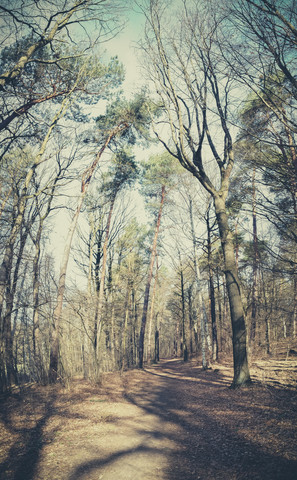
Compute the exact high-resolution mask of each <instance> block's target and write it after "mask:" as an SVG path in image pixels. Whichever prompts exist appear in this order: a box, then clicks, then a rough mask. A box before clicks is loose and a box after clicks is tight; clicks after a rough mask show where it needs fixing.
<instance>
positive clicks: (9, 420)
mask: <svg viewBox="0 0 297 480" xmlns="http://www.w3.org/2000/svg"><path fill="white" fill-rule="evenodd" d="M32 395H33V393H32ZM29 398H30V396H29ZM31 398H33V401H32V403H31V402H28V392H26V394H25V395H24V394H23V393H19V394H14V395H11V396H10V398H8V399H6V401H4V402H2V404H1V421H2V423H3V424H4V425H5V428H6V431H7V432H8V433H7V435H8V436H11V437H15V438H16V441H15V442H14V443H13V445H12V446H11V448H10V449H9V452H8V454H7V456H6V458H5V460H4V461H3V462H2V463H1V464H0V478H3V479H4V478H5V479H11V480H32V478H34V472H35V469H36V466H37V464H38V460H39V456H40V451H41V449H42V447H43V446H44V444H45V442H50V441H51V438H49V437H48V438H47V440H45V438H44V428H45V426H46V425H47V423H48V421H49V419H50V418H51V417H52V416H53V415H55V414H57V413H58V411H57V410H56V408H55V407H54V403H55V400H56V395H55V394H54V393H53V392H51V394H48V396H47V398H46V399H45V398H44V397H40V395H39V394H38V393H37V392H34V397H31ZM21 406H22V407H23V408H22V415H21V416H20V415H18V417H17V418H16V416H15V411H14V410H16V411H19V410H20V407H21ZM35 408H36V409H35Z"/></svg>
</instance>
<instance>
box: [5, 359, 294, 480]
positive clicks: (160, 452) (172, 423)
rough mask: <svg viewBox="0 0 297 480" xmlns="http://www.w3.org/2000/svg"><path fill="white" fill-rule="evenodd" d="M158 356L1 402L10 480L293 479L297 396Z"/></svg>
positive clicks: (7, 478)
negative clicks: (98, 377)
mask: <svg viewBox="0 0 297 480" xmlns="http://www.w3.org/2000/svg"><path fill="white" fill-rule="evenodd" d="M231 373H232V372H231V368H230V367H227V366H223V365H221V366H219V368H218V369H217V370H208V371H202V370H201V368H200V366H198V365H197V361H195V360H193V361H192V362H189V363H187V364H184V363H183V362H182V361H181V360H176V359H175V360H170V361H164V360H163V361H161V362H160V364H158V365H156V366H152V367H149V368H146V369H145V370H143V371H140V370H133V371H128V372H125V373H124V374H123V375H118V374H107V375H106V376H104V381H103V385H102V386H100V387H92V386H90V385H88V384H87V383H83V382H80V381H78V382H75V383H74V385H72V386H71V388H69V389H61V388H58V387H43V388H42V387H37V386H36V387H34V386H33V387H32V388H31V389H30V390H29V391H28V392H25V393H24V394H22V395H14V396H13V397H10V398H9V399H7V400H5V401H3V402H2V405H1V406H2V407H3V408H2V409H1V417H2V426H1V428H0V442H1V443H0V445H1V448H0V461H1V460H2V463H1V464H0V478H1V479H3V480H99V479H102V480H249V479H253V480H296V478H297V398H296V391H294V390H289V389H287V388H284V387H281V386H280V387H278V388H276V387H275V386H269V385H265V386H263V385H259V384H257V383H256V384H255V386H253V387H252V388H249V389H242V390H236V391H233V390H229V389H228V388H227V387H228V385H229V384H230V383H231V380H232V376H231Z"/></svg>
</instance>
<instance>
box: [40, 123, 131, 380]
mask: <svg viewBox="0 0 297 480" xmlns="http://www.w3.org/2000/svg"><path fill="white" fill-rule="evenodd" d="M126 128H127V127H126ZM121 130H123V127H121V126H118V127H116V128H115V129H114V130H113V131H112V132H111V133H110V134H109V135H108V137H107V138H106V139H105V142H104V144H103V145H102V147H101V148H100V150H99V152H98V153H97V155H96V157H95V159H94V161H93V162H92V164H91V165H90V166H89V167H88V168H87V169H86V170H85V171H84V173H83V176H82V181H81V193H80V196H79V200H78V204H77V207H76V211H75V213H74V215H73V217H72V221H71V224H70V228H69V231H68V237H67V240H66V243H65V247H64V253H63V257H62V262H61V267H60V275H59V283H58V296H57V304H56V307H55V310H54V314H53V332H52V341H51V347H50V365H49V374H48V376H49V382H50V383H55V382H56V381H57V378H58V365H59V326H60V319H61V315H62V309H63V299H64V292H65V286H66V273H67V267H68V261H69V256H70V250H71V244H72V239H73V235H74V232H75V229H76V225H77V221H78V217H79V214H80V211H81V208H82V205H83V201H84V198H85V196H86V194H87V191H88V188H89V185H90V181H91V179H92V176H93V173H94V171H95V169H96V167H97V164H98V162H99V160H100V158H101V156H102V154H103V152H104V150H105V149H106V147H107V146H108V145H109V143H110V141H111V139H112V138H113V137H114V136H116V135H117V133H119V132H120V131H121Z"/></svg>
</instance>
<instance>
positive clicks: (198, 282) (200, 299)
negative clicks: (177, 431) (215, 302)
mask: <svg viewBox="0 0 297 480" xmlns="http://www.w3.org/2000/svg"><path fill="white" fill-rule="evenodd" d="M189 214H190V222H191V234H192V242H193V263H194V273H195V282H196V286H197V296H198V302H199V308H200V328H201V353H202V368H203V369H206V368H207V367H208V362H207V358H206V337H207V335H208V328H207V325H208V320H207V313H206V307H205V303H204V298H203V295H202V292H201V280H200V269H199V265H198V262H197V252H196V241H197V240H196V233H195V227H194V218H193V203H192V199H191V198H190V199H189Z"/></svg>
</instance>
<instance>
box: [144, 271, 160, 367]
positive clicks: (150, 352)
mask: <svg viewBox="0 0 297 480" xmlns="http://www.w3.org/2000/svg"><path fill="white" fill-rule="evenodd" d="M157 281H158V262H157V268H156V274H155V281H154V286H153V294H152V302H151V311H150V318H149V328H148V345H147V361H148V363H149V364H150V363H151V361H152V327H153V318H154V306H155V297H156V290H157Z"/></svg>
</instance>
